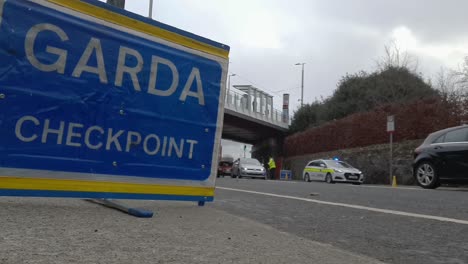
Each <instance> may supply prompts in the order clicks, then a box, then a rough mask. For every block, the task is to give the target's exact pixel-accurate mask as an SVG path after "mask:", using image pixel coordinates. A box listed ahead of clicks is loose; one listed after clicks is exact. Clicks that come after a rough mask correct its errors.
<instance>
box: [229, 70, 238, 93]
mask: <svg viewBox="0 0 468 264" xmlns="http://www.w3.org/2000/svg"><path fill="white" fill-rule="evenodd" d="M236 75H237V74H235V73H233V74H229V75H228V85H227V86H228V87H227V93H228V94H229V89H230V88H231V77H234V76H236Z"/></svg>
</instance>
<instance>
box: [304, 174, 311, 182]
mask: <svg viewBox="0 0 468 264" xmlns="http://www.w3.org/2000/svg"><path fill="white" fill-rule="evenodd" d="M304 181H305V182H310V176H309V173H306V174H305V175H304Z"/></svg>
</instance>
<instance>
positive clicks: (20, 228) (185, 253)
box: [0, 197, 380, 264]
mask: <svg viewBox="0 0 468 264" xmlns="http://www.w3.org/2000/svg"><path fill="white" fill-rule="evenodd" d="M123 202H124V203H126V204H127V205H131V206H132V207H141V208H145V209H148V210H153V211H154V212H155V216H154V217H153V218H149V219H141V218H135V217H131V216H128V215H126V214H123V213H121V212H118V211H114V210H112V209H108V208H105V207H101V206H98V205H96V204H92V203H88V202H85V201H82V200H76V199H45V198H40V199H33V198H8V197H0V208H2V210H0V219H1V224H0V233H1V236H0V263H1V264H16V263H18V264H65V263H80V264H81V263H83V264H85V263H86V264H89V263H106V264H107V263H109V264H111V263H112V264H118V263H124V264H131V263H138V264H145V263H268V264H270V263H320V264H328V263H330V264H331V263H334V264H335V263H347V264H353V263H356V264H357V263H359V264H363V263H380V262H378V261H376V260H373V259H369V258H367V257H363V256H359V255H355V254H353V253H349V252H346V251H343V250H340V249H337V248H334V247H332V246H329V245H324V244H320V243H317V242H313V241H309V240H306V239H303V238H299V237H296V236H294V235H291V234H287V233H283V232H280V231H277V230H275V229H272V228H271V227H269V226H266V225H262V224H259V223H257V222H253V221H251V220H247V219H244V218H240V217H237V216H233V215H230V214H228V213H225V212H221V211H218V210H216V209H213V208H211V207H210V203H208V204H207V205H206V206H205V207H198V206H196V204H195V203H186V202H153V201H123Z"/></svg>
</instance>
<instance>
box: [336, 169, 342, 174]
mask: <svg viewBox="0 0 468 264" xmlns="http://www.w3.org/2000/svg"><path fill="white" fill-rule="evenodd" d="M334 171H335V172H338V173H343V171H342V170H338V169H335V170H334Z"/></svg>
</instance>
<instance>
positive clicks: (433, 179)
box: [415, 161, 439, 189]
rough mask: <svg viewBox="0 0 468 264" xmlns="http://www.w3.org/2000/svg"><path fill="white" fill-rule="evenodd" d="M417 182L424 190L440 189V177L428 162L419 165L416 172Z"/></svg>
mask: <svg viewBox="0 0 468 264" xmlns="http://www.w3.org/2000/svg"><path fill="white" fill-rule="evenodd" d="M415 178H416V182H417V183H418V185H419V186H421V187H423V188H424V189H435V188H437V187H439V177H438V175H437V171H436V168H435V167H434V165H433V164H432V163H430V162H428V161H423V162H421V163H419V164H418V166H417V167H416V170H415Z"/></svg>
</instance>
